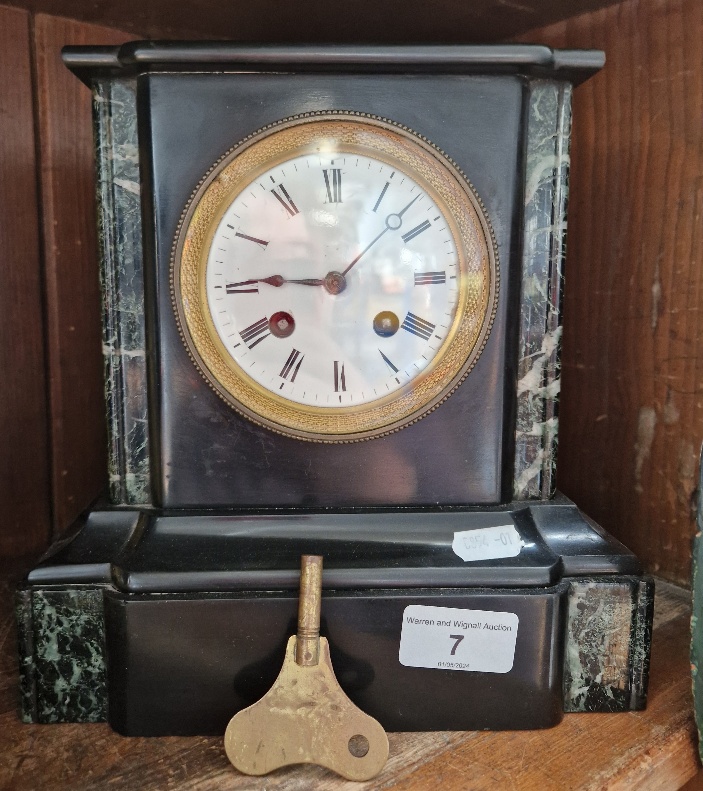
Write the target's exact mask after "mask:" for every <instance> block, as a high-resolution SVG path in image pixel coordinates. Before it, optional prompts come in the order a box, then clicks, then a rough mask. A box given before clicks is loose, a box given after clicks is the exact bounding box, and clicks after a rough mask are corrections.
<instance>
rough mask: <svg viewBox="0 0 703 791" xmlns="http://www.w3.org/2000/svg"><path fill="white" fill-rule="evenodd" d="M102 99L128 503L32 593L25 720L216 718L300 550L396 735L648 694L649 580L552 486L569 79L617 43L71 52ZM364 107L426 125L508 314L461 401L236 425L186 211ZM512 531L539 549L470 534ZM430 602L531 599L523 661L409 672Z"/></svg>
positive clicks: (537, 717) (183, 723) (348, 681)
mask: <svg viewBox="0 0 703 791" xmlns="http://www.w3.org/2000/svg"><path fill="white" fill-rule="evenodd" d="M64 60H65V62H66V64H67V65H68V66H69V68H71V69H72V70H73V71H74V72H75V73H76V74H77V75H78V76H79V77H80V78H81V79H82V80H83V81H84V82H86V84H87V85H89V86H90V87H91V89H92V91H93V96H94V118H95V132H96V135H95V138H96V152H97V163H98V205H99V225H100V238H101V277H102V286H103V295H104V309H105V310H104V354H105V373H106V404H107V416H108V423H109V438H110V449H109V478H110V493H109V501H108V502H106V503H103V504H100V505H98V506H96V507H95V508H94V509H93V510H92V511H91V512H90V513H88V514H86V515H85V517H84V518H82V519H81V520H79V522H78V523H77V525H76V526H75V529H74V531H73V532H72V535H71V537H70V538H69V539H66V540H65V541H63V542H61V543H60V544H59V545H58V546H56V547H54V548H53V549H52V550H51V552H50V553H49V555H48V556H47V557H46V558H45V559H44V560H43V561H42V562H41V563H40V564H39V566H38V567H37V568H36V569H34V570H33V571H31V572H30V574H29V575H28V577H27V580H26V583H25V585H24V586H23V588H22V589H21V590H20V591H18V594H17V619H18V624H19V638H20V666H21V685H22V712H23V717H24V718H25V719H26V720H27V721H35V722H67V721H86V722H92V721H101V720H108V721H109V722H110V724H111V725H112V726H113V727H114V728H115V729H117V730H118V731H120V732H122V733H125V734H130V735H137V734H151V735H156V734H171V733H181V734H190V733H218V732H222V731H223V730H224V727H225V725H226V723H227V721H228V719H229V718H230V717H231V716H232V715H233V714H234V713H235V712H236V711H237V710H239V709H240V708H242V707H244V706H246V705H249V704H250V703H252V702H254V701H255V700H256V699H257V698H258V697H260V696H261V695H262V694H263V693H264V692H265V691H266V690H267V689H268V688H269V687H270V685H271V684H272V683H273V680H274V678H275V676H276V674H277V672H278V669H279V668H280V664H281V662H282V659H283V654H284V651H285V642H286V639H287V637H288V636H289V635H290V634H291V633H293V631H294V628H295V627H294V624H295V613H296V606H297V602H296V592H297V569H298V565H299V558H300V555H301V554H322V555H323V556H324V558H325V573H324V575H323V609H322V612H323V623H322V633H323V634H324V635H325V636H327V637H328V639H329V641H330V649H331V655H332V660H333V664H334V667H335V669H336V672H337V675H338V677H339V679H340V682H341V684H342V687H343V688H344V689H345V690H346V691H347V693H348V694H349V696H350V697H351V698H352V700H354V701H355V702H356V703H357V704H358V705H360V706H361V707H362V708H363V709H364V710H366V711H367V712H368V713H369V714H372V715H373V716H374V717H376V718H377V719H378V720H379V721H380V722H381V723H382V725H384V727H385V728H387V729H389V730H430V729H440V730H455V729H464V730H465V729H481V728H510V729H513V728H535V727H547V726H550V725H553V724H555V723H556V722H558V721H559V719H560V718H561V716H562V713H563V712H564V711H567V712H568V711H624V710H632V709H637V708H642V707H643V706H644V704H645V701H646V690H647V674H648V661H649V645H650V632H651V619H652V602H653V584H652V582H651V580H650V579H649V578H647V577H645V576H643V575H642V570H641V567H640V565H639V563H638V561H637V559H636V558H635V557H634V556H633V555H632V553H630V552H629V551H628V550H627V549H625V548H624V547H623V546H622V545H621V544H619V543H618V542H617V541H615V540H614V539H612V538H611V537H609V536H608V535H607V534H605V533H604V531H602V530H601V529H600V528H599V527H598V526H597V525H595V524H594V523H593V522H592V521H591V520H589V519H588V518H587V517H585V516H584V515H583V514H582V513H581V512H580V511H579V510H578V508H577V507H576V506H575V505H574V504H573V503H571V502H570V501H569V500H568V499H567V498H565V497H563V496H562V495H560V494H559V493H557V492H556V491H555V462H556V446H557V429H558V411H557V407H558V393H559V351H560V347H559V339H560V331H561V288H562V274H563V272H562V268H563V259H564V243H565V230H566V204H567V193H568V161H569V160H568V150H569V135H570V107H571V90H572V86H573V85H574V84H575V83H578V82H579V81H581V80H583V79H585V78H586V77H588V76H590V75H591V74H592V73H594V72H595V71H597V70H598V69H599V68H600V67H601V66H602V64H603V55H602V53H600V52H596V51H554V50H551V49H548V48H546V47H539V46H526V45H525V46H523V45H510V46H497V47H483V46H458V47H456V46H452V47H439V46H438V47H390V48H380V47H302V46H301V47H247V46H240V45H232V44H175V43H154V42H137V43H132V44H128V45H125V46H123V47H120V48H113V47H93V48H90V47H70V48H67V49H66V50H65V51H64ZM334 111H345V112H354V113H359V114H361V115H362V116H363V115H368V116H375V117H383V118H388V119H390V120H392V121H393V122H395V123H398V124H401V125H403V126H407V127H409V128H410V129H412V130H413V131H414V132H416V133H417V134H420V135H422V136H424V137H426V138H427V139H429V140H431V141H432V142H433V143H434V144H435V145H437V146H438V147H439V148H440V149H442V150H443V151H445V152H446V154H447V155H448V156H450V157H451V159H452V160H453V161H454V162H456V163H457V165H458V166H459V167H460V168H461V169H462V170H463V171H464V172H465V173H466V175H467V176H468V178H469V179H470V180H471V181H472V183H473V185H474V187H475V188H476V191H477V193H478V195H479V196H480V198H481V199H482V201H483V203H484V205H485V208H486V212H487V215H488V217H489V219H490V221H491V223H492V226H493V230H494V233H495V237H496V242H497V249H498V257H499V268H500V281H501V284H500V295H499V300H498V305H497V312H496V318H495V322H494V326H493V329H492V332H491V335H490V337H489V340H488V343H487V344H486V347H485V349H484V351H483V353H482V355H481V357H480V358H479V360H478V362H477V364H476V367H475V368H474V370H473V371H472V373H471V374H470V375H469V377H468V378H467V379H466V381H465V382H464V383H463V384H462V385H461V386H460V387H459V389H458V390H457V391H456V392H455V393H454V394H453V395H452V396H451V397H450V398H449V399H448V400H447V401H446V402H445V403H444V404H442V405H441V406H440V407H439V408H438V409H437V410H436V411H435V412H433V413H432V414H430V415H428V416H427V417H425V418H424V419H423V420H421V421H419V422H418V423H416V424H414V425H411V426H408V427H406V428H405V429H403V430H401V431H399V432H397V433H394V434H391V435H389V436H387V437H382V438H377V439H373V440H369V441H365V442H359V443H336V444H320V443H311V442H303V441H300V440H294V439H291V438H288V437H285V436H282V435H278V434H276V433H273V432H271V431H269V430H267V429H265V428H263V427H259V426H256V425H254V424H253V423H251V422H249V421H247V420H246V419H244V418H242V417H240V416H239V415H238V414H237V413H235V412H234V411H233V410H232V409H231V408H230V407H229V406H228V405H227V404H225V403H224V402H223V401H222V400H220V399H219V398H218V396H217V395H216V394H215V393H214V392H213V391H212V390H211V389H210V388H209V387H208V385H207V384H206V382H205V380H204V379H203V378H202V377H201V376H200V374H199V373H198V371H197V370H196V368H195V366H194V365H193V364H192V362H191V361H190V359H189V358H188V355H187V352H186V350H185V347H184V345H183V343H182V341H181V339H180V337H179V335H178V331H177V326H176V321H175V317H174V313H173V308H172V304H171V292H170V282H171V281H170V277H171V266H172V261H171V253H172V249H173V241H174V238H175V235H176V231H177V228H178V222H179V219H180V217H181V212H182V211H183V208H184V206H185V205H186V203H187V201H188V199H189V197H190V196H191V194H192V193H193V191H194V190H195V189H196V188H197V185H198V183H199V181H200V180H201V179H202V178H203V176H204V174H205V173H206V172H207V171H208V169H209V168H210V167H211V166H212V165H213V163H214V162H216V161H217V160H218V159H219V158H220V157H221V156H223V155H224V154H225V153H226V152H227V150H228V149H230V148H231V147H232V146H234V145H235V144H236V143H237V142H238V141H239V140H241V139H243V138H244V137H246V136H247V135H249V134H252V133H253V132H255V131H257V129H259V128H261V127H263V126H266V125H267V124H270V123H274V122H276V121H278V120H280V119H282V118H285V117H289V116H295V115H301V114H304V113H314V112H334ZM502 524H513V525H515V526H516V528H517V529H518V531H519V532H520V535H521V538H522V541H523V548H522V550H521V551H520V553H519V554H518V555H517V556H516V557H512V558H501V559H493V560H484V561H473V562H465V561H463V560H462V559H461V558H460V557H459V556H458V555H457V554H456V553H455V552H454V551H453V549H452V541H453V537H454V534H455V533H456V532H461V531H466V530H472V529H477V528H481V527H489V526H495V525H502ZM411 604H424V605H429V606H443V607H456V608H461V609H474V610H495V611H500V612H506V611H507V612H513V613H516V614H517V615H518V619H519V629H518V637H517V644H516V652H515V660H514V666H513V669H512V670H511V671H510V672H508V673H505V674H498V673H474V672H465V671H456V670H432V669H425V668H414V667H405V666H402V665H401V664H400V663H399V661H398V646H399V640H400V630H401V626H402V623H403V611H404V609H405V607H407V606H408V605H411Z"/></svg>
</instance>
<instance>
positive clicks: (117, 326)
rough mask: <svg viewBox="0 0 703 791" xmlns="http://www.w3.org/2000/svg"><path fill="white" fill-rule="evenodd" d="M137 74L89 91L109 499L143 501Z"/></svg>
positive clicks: (145, 437) (145, 458)
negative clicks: (92, 133) (95, 184)
mask: <svg viewBox="0 0 703 791" xmlns="http://www.w3.org/2000/svg"><path fill="white" fill-rule="evenodd" d="M136 101H137V87H136V81H135V80H110V79H106V80H98V81H97V82H96V84H95V86H94V91H93V106H94V120H95V141H96V148H97V151H96V154H97V167H98V174H97V176H98V231H99V241H100V254H101V255H100V259H101V270H100V280H101V285H102V293H103V357H104V361H105V400H106V405H107V420H108V437H109V457H108V467H109V470H108V471H109V478H110V495H111V498H112V501H113V502H114V503H118V504H130V505H132V504H134V505H139V504H149V502H150V501H151V481H150V468H149V422H148V403H147V370H146V334H145V325H144V271H143V270H144V265H143V253H142V216H141V181H140V175H139V147H138V140H137V109H136Z"/></svg>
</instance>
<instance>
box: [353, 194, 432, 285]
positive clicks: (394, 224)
mask: <svg viewBox="0 0 703 791" xmlns="http://www.w3.org/2000/svg"><path fill="white" fill-rule="evenodd" d="M419 197H420V195H416V196H415V197H414V198H413V199H412V200H411V201H410V203H408V205H407V206H406V207H405V208H404V209H401V210H400V211H399V212H398V213H397V214H395V213H393V214H389V215H388V217H386V227H385V228H384V229H383V230H382V231H381V233H379V235H378V236H377V237H376V238H375V239H374V240H373V241H372V242H371V243H370V244H368V245H367V246H366V247H365V248H364V249H363V250H362V251H361V252H360V253H359V255H357V257H356V258H355V259H354V260H353V261H352V262H351V264H349V266H348V267H347V268H346V269H345V270H343V271H342V276H344V275H346V274H347V272H349V270H350V269H351V268H352V267H353V266H354V264H356V262H357V261H358V260H359V259H360V258H361V257H362V256H363V255H365V254H366V253H367V252H368V251H369V250H370V249H371V248H372V247H373V246H374V245H375V244H376V242H377V241H378V240H379V239H380V238H381V237H382V236H383V234H384V233H385V232H386V231H397V230H398V228H400V226H401V225H402V224H403V215H404V214H405V212H406V211H407V210H408V209H409V208H410V207H411V206H412V205H413V203H415V201H416V200H417V199H418V198H419Z"/></svg>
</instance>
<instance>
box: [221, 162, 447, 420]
mask: <svg viewBox="0 0 703 791" xmlns="http://www.w3.org/2000/svg"><path fill="white" fill-rule="evenodd" d="M459 285H460V274H459V260H458V253H457V247H456V243H455V241H454V238H453V235H452V232H451V230H450V227H449V223H448V222H447V218H446V217H445V216H444V215H443V213H442V210H441V209H440V208H439V207H438V206H437V204H436V203H435V201H434V200H433V199H432V198H431V197H430V195H429V194H428V192H427V191H426V190H424V189H423V188H422V187H421V186H420V185H419V184H418V183H417V181H415V180H413V179H412V178H411V177H410V176H408V175H406V174H405V173H403V172H401V171H398V170H397V169H396V168H394V167H393V165H389V164H386V163H384V162H382V161H380V160H378V159H375V158H372V157H370V156H368V155H367V156H364V155H361V154H345V153H340V152H338V151H331V152H327V151H321V152H319V153H317V152H315V153H311V154H304V155H303V156H299V157H295V158H293V159H290V160H288V161H286V162H285V163H282V164H280V165H277V166H275V167H273V168H271V169H269V170H266V171H265V172H264V173H262V174H261V175H260V176H258V178H256V179H255V180H254V181H252V182H251V183H250V184H248V185H246V187H245V188H244V189H243V190H242V192H241V193H240V194H239V195H238V196H237V197H236V198H235V200H234V201H233V202H232V204H231V205H230V206H229V207H228V208H227V210H226V211H225V214H224V216H223V218H222V220H221V221H220V223H219V225H218V227H217V230H216V231H215V234H214V236H213V239H212V244H211V247H210V252H209V255H208V260H207V274H206V291H207V300H208V307H209V310H210V314H211V315H212V317H213V323H214V325H215V328H216V330H217V333H218V336H219V338H220V340H221V341H222V344H223V345H224V347H225V348H226V349H227V351H228V353H229V354H230V355H231V356H232V358H233V359H234V360H235V361H236V362H237V363H238V364H239V365H240V366H241V367H242V368H243V369H244V370H245V371H246V373H247V374H248V375H249V376H250V377H251V378H252V379H254V381H256V382H258V383H259V384H260V385H261V386H262V387H264V388H266V389H268V390H271V391H274V392H276V393H277V394H280V395H281V396H283V397H285V398H287V399H289V400H290V401H293V402H296V403H300V404H309V405H311V406H324V407H330V408H332V409H338V408H340V407H343V406H350V405H354V404H366V403H369V402H372V401H374V400H377V399H379V398H382V397H384V396H387V395H388V394H390V393H393V392H396V391H398V390H400V389H402V388H403V387H404V386H405V385H407V384H408V382H410V381H412V380H413V379H415V378H416V377H417V376H418V374H419V373H420V372H422V371H424V370H425V369H426V368H427V366H428V365H429V364H431V362H432V360H433V359H434V358H435V356H436V355H437V353H438V351H439V350H440V349H441V348H442V344H443V342H444V341H445V340H446V338H447V334H448V333H449V330H450V328H451V326H452V324H453V322H454V318H455V315H456V309H457V304H458V289H459Z"/></svg>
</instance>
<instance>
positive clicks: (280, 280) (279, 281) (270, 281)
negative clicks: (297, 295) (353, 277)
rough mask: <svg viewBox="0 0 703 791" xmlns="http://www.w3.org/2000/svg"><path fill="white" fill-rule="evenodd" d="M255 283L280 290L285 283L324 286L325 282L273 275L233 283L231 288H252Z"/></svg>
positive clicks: (316, 279) (309, 278) (315, 279)
mask: <svg viewBox="0 0 703 791" xmlns="http://www.w3.org/2000/svg"><path fill="white" fill-rule="evenodd" d="M254 283H266V284H267V285H269V286H274V287H275V288H279V287H280V286H282V285H283V284H284V283H297V284H298V285H300V286H324V285H325V281H324V280H320V279H319V278H314V277H306V278H303V279H302V280H288V279H287V278H285V277H283V276H282V275H271V277H255V278H252V279H251V280H243V281H242V282H241V283H231V284H230V285H231V286H233V287H234V286H250V285H253V284H254Z"/></svg>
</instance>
